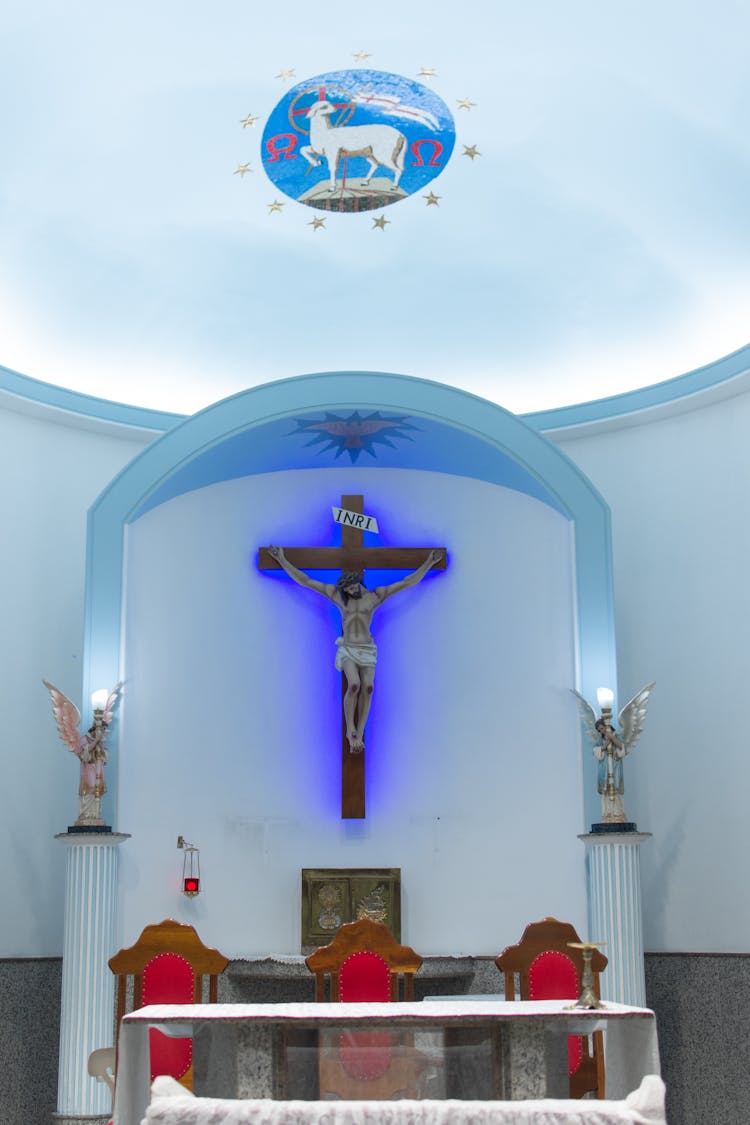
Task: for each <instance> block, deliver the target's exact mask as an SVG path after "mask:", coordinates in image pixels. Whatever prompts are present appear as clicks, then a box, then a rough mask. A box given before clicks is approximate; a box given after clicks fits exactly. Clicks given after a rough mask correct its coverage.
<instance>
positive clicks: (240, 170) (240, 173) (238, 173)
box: [233, 164, 252, 180]
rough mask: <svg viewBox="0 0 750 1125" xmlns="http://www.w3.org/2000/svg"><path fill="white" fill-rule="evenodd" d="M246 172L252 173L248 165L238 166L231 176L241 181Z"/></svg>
mask: <svg viewBox="0 0 750 1125" xmlns="http://www.w3.org/2000/svg"><path fill="white" fill-rule="evenodd" d="M248 172H252V168H251V167H250V165H249V164H238V165H237V167H236V168H235V170H234V173H233V175H235V176H239V177H240V179H241V180H243V179H244V178H245V176H246V175H247V174H248Z"/></svg>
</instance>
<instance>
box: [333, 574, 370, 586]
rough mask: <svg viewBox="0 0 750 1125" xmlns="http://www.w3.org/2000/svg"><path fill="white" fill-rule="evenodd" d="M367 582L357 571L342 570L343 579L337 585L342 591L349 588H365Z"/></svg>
mask: <svg viewBox="0 0 750 1125" xmlns="http://www.w3.org/2000/svg"><path fill="white" fill-rule="evenodd" d="M364 584H365V581H364V578H363V577H362V575H361V574H357V572H356V570H342V571H341V577H340V578H339V580H338V582H337V583H336V585H337V586H338V587H339V589H341V590H345V589H346V588H347V586H364Z"/></svg>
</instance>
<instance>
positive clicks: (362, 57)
mask: <svg viewBox="0 0 750 1125" xmlns="http://www.w3.org/2000/svg"><path fill="white" fill-rule="evenodd" d="M352 58H353V59H354V61H355V62H365V61H366V60H367V59H369V58H372V56H371V55H368V53H367V51H357V53H356V55H353V56H352Z"/></svg>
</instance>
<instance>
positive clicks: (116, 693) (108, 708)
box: [102, 680, 124, 727]
mask: <svg viewBox="0 0 750 1125" xmlns="http://www.w3.org/2000/svg"><path fill="white" fill-rule="evenodd" d="M123 682H124V681H123V680H120V682H119V684H115V686H114V687H113V688H112V691H111V692H110V693H109V695H108V696H107V702H106V704H105V707H104V718H103V719H102V722H103V723H104V725H105V727H108V726H109V724H110V723H111V722H112V718H113V716H114V713H115V708H116V707H117V704H118V703H119V702H120V696H121V695H122V685H123Z"/></svg>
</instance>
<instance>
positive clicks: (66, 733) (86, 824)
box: [42, 680, 122, 828]
mask: <svg viewBox="0 0 750 1125" xmlns="http://www.w3.org/2000/svg"><path fill="white" fill-rule="evenodd" d="M42 683H43V684H44V686H45V687H46V688H47V690H48V691H49V693H50V696H51V697H52V712H53V714H54V716H55V722H56V723H57V730H58V733H59V735H60V738H61V740H62V741H63V742H64V743H65V745H66V746H67V747H68V749H69V750H72V751H73V753H74V754H75V755H76V757H77V758H78V759H79V760H80V763H81V779H80V782H79V785H78V820H77V821H76V822H75V827H76V828H101V827H106V826H105V824H104V821H103V820H102V797H103V796H104V794H105V793H106V792H107V785H106V782H105V780H104V766H105V764H106V761H107V748H106V746H105V745H104V736H105V735H106V733H107V730H108V728H109V725H110V723H111V722H112V716H113V714H114V710H115V707H116V706H117V703H118V700H119V698H120V694H121V689H122V684H121V683H119V684H117V686H116V687H114V688H113V689H112V691H111V692H110V693H109V695H108V697H107V701H106V703H105V704H104V707H97V706H96V703H95V705H94V721H93V723H92V724H91V726H90V727H89V729H88V730H87V731H86V733H85V734H79V729H80V725H81V712H80V711H79V710H78V708H77V707H76V705H75V703H73V702H71V700H70V699H68V697H67V695H64V694H63V692H61V691H60V689H59V688H56V687H55V685H54V684H50V683H49V682H48V681H47V680H42Z"/></svg>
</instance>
